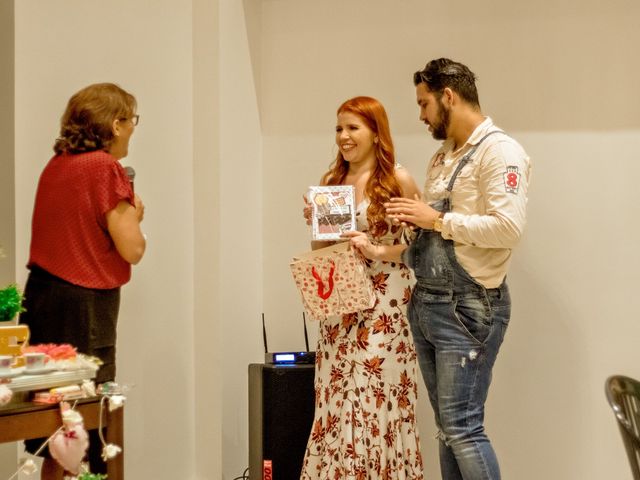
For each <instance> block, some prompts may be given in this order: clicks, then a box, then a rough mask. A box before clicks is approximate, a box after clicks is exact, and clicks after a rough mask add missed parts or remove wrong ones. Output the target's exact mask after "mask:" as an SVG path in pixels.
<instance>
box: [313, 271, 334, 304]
mask: <svg viewBox="0 0 640 480" xmlns="http://www.w3.org/2000/svg"><path fill="white" fill-rule="evenodd" d="M335 269H336V266H335V264H334V263H333V262H332V263H331V270H329V289H328V290H327V291H326V292H325V290H324V282H323V281H322V279H321V278H320V275H318V272H316V267H311V275H313V278H315V279H316V283H317V284H318V296H319V297H320V298H321V299H323V300H326V299H327V298H329V297H330V296H331V292H333V272H334V271H335Z"/></svg>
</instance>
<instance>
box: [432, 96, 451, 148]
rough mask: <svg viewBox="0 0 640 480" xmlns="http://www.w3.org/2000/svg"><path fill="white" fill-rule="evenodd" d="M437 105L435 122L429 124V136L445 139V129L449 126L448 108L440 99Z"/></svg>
mask: <svg viewBox="0 0 640 480" xmlns="http://www.w3.org/2000/svg"><path fill="white" fill-rule="evenodd" d="M438 103H439V105H438V120H437V123H432V124H431V130H432V132H431V136H432V137H433V138H434V139H436V140H446V139H447V129H448V128H449V121H450V119H449V109H448V108H447V107H445V106H444V104H443V103H442V100H440V101H439V102H438Z"/></svg>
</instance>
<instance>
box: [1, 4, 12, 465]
mask: <svg viewBox="0 0 640 480" xmlns="http://www.w3.org/2000/svg"><path fill="white" fill-rule="evenodd" d="M13 36H14V35H13V0H0V146H2V155H1V156H0V248H1V249H4V254H5V257H4V258H2V254H0V289H2V288H4V287H5V286H6V285H7V284H8V283H9V282H13V281H15V213H14V210H15V209H14V196H15V194H14V192H15V182H14V173H13V164H14V160H13V155H14V148H13V147H14V142H13V134H14V123H15V122H14V118H13V115H14V109H13V76H14V73H13V67H14V45H13ZM15 457H16V452H15V448H14V447H13V445H0V478H4V477H9V476H11V474H12V473H13V470H12V468H11V465H12V463H13V462H14V461H15Z"/></svg>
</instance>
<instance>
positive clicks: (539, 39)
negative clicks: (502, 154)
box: [258, 0, 640, 480]
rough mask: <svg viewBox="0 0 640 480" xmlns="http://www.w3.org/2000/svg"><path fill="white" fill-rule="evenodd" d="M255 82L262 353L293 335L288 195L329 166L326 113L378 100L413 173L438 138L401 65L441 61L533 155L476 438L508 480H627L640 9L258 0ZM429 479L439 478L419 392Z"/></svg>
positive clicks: (634, 364) (296, 315)
mask: <svg viewBox="0 0 640 480" xmlns="http://www.w3.org/2000/svg"><path fill="white" fill-rule="evenodd" d="M260 15H261V25H260V31H261V42H260V51H261V61H260V63H259V65H260V78H261V82H260V85H259V88H258V91H259V101H260V105H261V115H262V122H263V123H262V129H263V132H264V134H265V138H264V150H263V159H264V160H263V162H264V165H265V168H264V172H265V175H264V186H263V188H264V206H265V208H264V220H263V224H264V237H263V238H264V304H265V312H266V314H267V318H271V319H274V322H273V323H275V324H276V327H274V330H275V332H274V335H273V336H274V338H273V340H272V343H273V344H274V349H276V350H277V349H282V350H284V349H294V348H298V347H299V346H300V345H301V342H302V328H301V321H300V312H301V306H300V301H299V298H298V296H297V292H296V290H295V287H294V285H293V282H292V280H291V274H290V272H289V270H288V261H289V259H290V258H291V256H292V255H293V254H294V253H296V252H300V251H302V250H304V249H306V248H307V242H308V231H307V228H306V226H305V225H304V223H303V221H302V218H301V199H300V196H301V195H302V193H303V192H304V190H305V188H306V187H307V186H308V185H310V184H314V183H316V182H317V181H318V179H319V177H320V175H321V174H322V172H323V171H324V170H325V169H326V167H327V166H328V164H329V162H330V161H331V159H332V158H333V157H334V156H335V148H334V147H333V131H332V130H333V126H334V122H335V109H336V108H337V107H338V105H339V104H340V103H341V102H342V101H343V100H345V99H346V98H348V97H351V96H354V95H361V94H362V95H371V96H374V97H377V98H378V99H380V100H381V101H382V102H383V104H384V105H385V106H386V108H387V111H388V113H389V117H390V121H391V129H392V133H393V134H394V140H395V143H396V147H397V151H398V159H399V161H400V162H401V163H403V164H404V165H406V166H407V167H408V168H409V169H410V171H411V172H412V173H413V174H414V176H415V177H416V179H417V180H418V181H419V182H420V183H422V182H423V181H424V168H425V165H426V162H427V159H428V158H429V156H430V154H431V153H432V152H433V151H434V149H435V148H436V145H437V144H436V143H435V142H434V141H433V140H432V139H431V138H430V137H429V136H428V134H427V133H426V132H425V128H424V126H423V125H422V124H420V123H419V122H418V121H417V116H418V110H417V107H416V105H415V92H414V88H413V85H412V82H411V77H412V74H413V72H414V71H416V70H418V69H420V68H422V67H423V66H424V64H425V63H426V61H427V60H429V59H431V58H436V57H439V56H449V57H452V58H454V59H458V60H460V61H463V62H465V63H467V64H468V65H469V66H470V67H471V68H472V69H473V70H474V71H475V72H476V73H477V74H478V77H479V81H478V85H479V91H480V100H481V103H482V104H483V108H484V111H485V112H486V113H487V114H489V115H491V116H492V117H493V119H494V120H495V121H496V122H497V123H498V124H499V125H500V126H502V127H503V128H505V129H506V130H507V131H509V132H510V133H512V134H513V135H514V136H515V137H516V138H517V139H518V140H519V141H520V142H521V143H522V144H523V145H524V147H525V148H526V149H527V151H528V152H529V154H530V155H531V157H532V162H533V183H532V186H531V192H530V205H529V225H528V227H527V231H526V235H525V238H524V240H523V242H522V244H521V245H520V246H519V248H518V250H517V252H516V255H515V260H514V263H513V265H512V268H511V272H510V274H509V282H510V285H511V288H512V294H513V300H514V310H513V316H512V323H511V327H510V330H509V332H508V334H507V338H506V341H505V344H504V347H503V350H502V352H501V354H500V357H499V360H498V364H497V366H496V368H495V372H494V385H493V387H492V391H491V395H490V399H489V402H488V407H487V410H488V411H487V427H488V430H489V432H490V434H491V435H492V438H493V441H494V444H495V446H496V449H497V451H498V454H499V456H500V459H501V463H502V467H503V476H504V478H517V479H519V480H529V479H531V480H534V479H536V480H538V479H540V478H562V479H575V480H586V479H594V480H595V479H600V478H631V475H630V472H629V468H628V466H627V461H626V456H625V454H624V449H623V446H622V442H621V440H620V438H619V434H618V431H617V427H616V424H615V421H614V418H613V415H612V413H611V411H610V409H609V407H608V405H607V403H606V400H605V396H604V381H605V379H606V377H607V376H608V375H611V374H613V373H626V374H628V375H631V376H634V377H640V364H639V363H638V354H637V351H638V350H637V338H638V337H639V335H640V326H639V325H638V322H637V318H636V315H635V314H636V312H637V311H638V309H639V307H640V300H639V297H638V295H637V294H635V286H636V285H635V283H637V282H634V280H633V279H634V277H635V274H636V272H637V271H638V269H639V268H640V256H639V255H638V253H637V247H636V246H635V244H636V243H637V242H636V240H635V239H636V238H637V237H638V234H639V233H640V230H639V228H638V225H637V223H636V222H635V218H637V217H638V214H639V213H640V209H639V206H640V202H638V199H637V195H636V193H635V190H636V189H635V188H633V185H632V182H634V183H635V181H636V179H637V178H638V174H640V166H639V162H638V154H637V152H638V147H640V118H639V117H638V115H637V111H638V107H640V97H639V96H638V95H637V91H636V90H637V85H638V84H639V81H640V65H638V63H637V62H635V61H631V60H629V59H630V58H631V57H629V55H630V51H632V50H633V48H635V47H634V46H635V45H638V44H639V43H640V33H639V32H638V31H637V28H635V27H634V20H633V19H637V18H638V17H639V15H640V5H638V4H637V2H633V1H623V0H620V1H615V2H614V3H613V4H611V5H607V6H606V7H605V6H604V5H601V4H600V3H596V2H592V1H587V2H561V3H558V2H552V1H544V2H542V3H540V2H538V3H535V4H533V3H532V4H528V5H525V4H522V3H521V2H520V3H519V2H516V3H513V2H508V1H506V0H504V1H492V2H489V4H487V3H486V2H485V3H482V4H471V3H469V2H447V3H437V2H424V1H419V0H415V1H412V0H408V1H403V2H389V1H385V0H374V1H366V0H352V1H348V2H344V1H339V0H327V1H325V2H320V3H319V2H300V1H295V0H269V1H265V2H262V9H261V11H260ZM420 396H421V397H420V398H421V400H420V406H419V409H418V416H419V423H420V427H421V434H422V440H423V450H424V458H425V464H426V478H430V479H437V478H440V475H439V470H438V465H437V450H436V449H437V444H436V442H435V441H434V440H433V435H434V433H435V430H434V426H433V421H432V419H431V416H432V413H431V409H430V407H429V406H428V405H427V403H428V402H427V398H426V392H425V390H424V388H422V389H421V390H420Z"/></svg>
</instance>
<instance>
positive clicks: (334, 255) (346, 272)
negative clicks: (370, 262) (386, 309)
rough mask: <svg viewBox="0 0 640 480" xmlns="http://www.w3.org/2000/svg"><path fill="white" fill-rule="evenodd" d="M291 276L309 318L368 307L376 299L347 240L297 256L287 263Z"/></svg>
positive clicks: (362, 263) (350, 311)
mask: <svg viewBox="0 0 640 480" xmlns="http://www.w3.org/2000/svg"><path fill="white" fill-rule="evenodd" d="M290 267H291V273H292V274H293V279H294V280H295V282H296V286H297V287H298V290H299V292H300V295H301V297H302V304H303V306H304V309H305V311H306V312H307V314H308V315H309V316H310V317H311V318H315V319H316V320H324V319H326V318H327V317H328V316H330V315H344V314H346V313H354V312H357V311H359V310H367V309H369V308H372V307H373V305H374V304H375V301H376V296H375V291H374V289H373V283H372V281H371V278H370V277H369V275H368V274H367V270H366V267H365V264H364V261H363V259H362V258H361V257H360V255H359V254H358V253H357V252H355V251H354V250H353V249H351V248H349V242H342V243H338V244H336V245H331V246H330V247H326V248H321V249H319V250H313V251H311V252H307V253H303V254H301V255H297V256H295V257H294V258H293V260H292V261H291V264H290Z"/></svg>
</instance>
